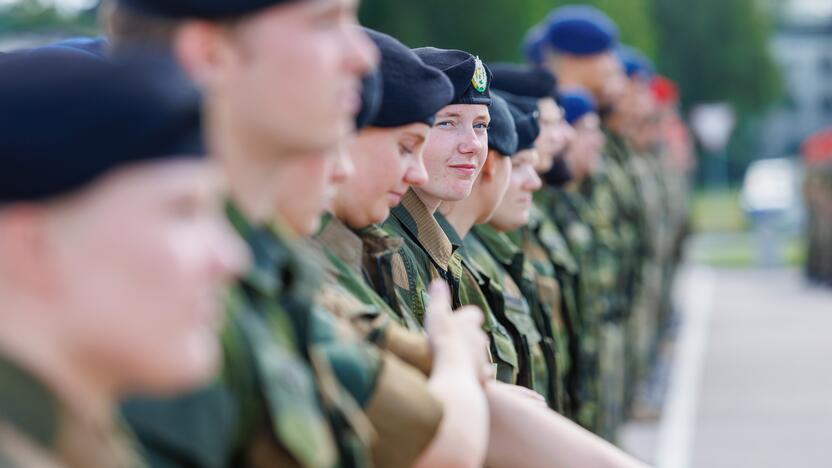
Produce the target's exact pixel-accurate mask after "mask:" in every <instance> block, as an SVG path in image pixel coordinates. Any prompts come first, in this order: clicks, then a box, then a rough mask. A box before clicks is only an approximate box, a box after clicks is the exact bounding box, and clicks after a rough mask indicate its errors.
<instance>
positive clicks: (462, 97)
mask: <svg viewBox="0 0 832 468" xmlns="http://www.w3.org/2000/svg"><path fill="white" fill-rule="evenodd" d="M414 52H416V55H418V56H419V57H420V58H421V59H422V61H424V62H425V63H426V64H428V65H430V66H432V67H436V68H438V69H439V70H441V71H442V72H443V73H445V75H447V77H448V78H449V79H450V80H451V84H453V86H454V98H453V101H451V102H450V103H449V104H482V105H485V106H490V105H491V93H490V88H491V78H492V76H491V70H489V69H488V67H487V66H485V64H484V63H482V60H480V58H479V57H474V56H473V55H471V54H469V53H468V52H463V51H461V50H451V49H437V48H435V47H422V48H419V49H414Z"/></svg>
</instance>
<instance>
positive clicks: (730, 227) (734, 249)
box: [688, 190, 806, 268]
mask: <svg viewBox="0 0 832 468" xmlns="http://www.w3.org/2000/svg"><path fill="white" fill-rule="evenodd" d="M691 217H692V224H693V229H694V233H695V234H703V236H699V238H698V240H697V241H695V242H693V243H692V244H691V246H690V249H689V252H688V254H689V257H690V259H691V260H692V261H694V262H696V263H702V264H706V265H710V266H714V267H719V268H748V267H753V266H756V265H758V264H759V252H758V248H759V247H758V245H757V239H756V237H755V234H754V232H752V231H751V230H750V226H749V223H748V220H747V219H746V217H745V214H744V213H743V210H742V206H741V205H740V201H739V193H738V191H737V190H718V191H699V192H697V193H696V194H695V195H694V199H693V206H692V213H691ZM805 257H806V253H805V241H804V239H803V238H802V237H801V236H789V237H787V238H786V239H784V240H783V241H782V245H781V249H780V253H779V258H780V260H781V262H782V263H783V264H785V265H789V266H799V265H802V264H803V262H804V261H805Z"/></svg>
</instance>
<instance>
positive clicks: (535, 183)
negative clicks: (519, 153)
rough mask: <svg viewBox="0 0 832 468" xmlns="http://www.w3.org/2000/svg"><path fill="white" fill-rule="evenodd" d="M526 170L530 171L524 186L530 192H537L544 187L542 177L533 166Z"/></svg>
mask: <svg viewBox="0 0 832 468" xmlns="http://www.w3.org/2000/svg"><path fill="white" fill-rule="evenodd" d="M526 172H527V173H528V177H527V178H526V183H525V184H524V187H523V188H525V189H526V190H528V191H529V192H537V191H538V190H540V189H541V188H542V187H543V181H542V180H541V179H540V176H539V175H538V174H537V171H535V170H534V169H533V168H532V167H529V168H528V169H526Z"/></svg>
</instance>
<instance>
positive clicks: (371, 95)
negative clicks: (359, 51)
mask: <svg viewBox="0 0 832 468" xmlns="http://www.w3.org/2000/svg"><path fill="white" fill-rule="evenodd" d="M381 80H382V78H381V70H380V69H378V68H376V69H374V70H373V71H371V72H370V73H367V74H366V75H364V78H363V79H362V80H361V110H360V111H359V112H358V115H356V116H355V128H356V130H360V129H362V128H364V127H366V126H367V125H370V122H372V121H373V120H374V119H375V118H376V116H377V115H378V111H379V109H380V108H381V99H382V93H383V92H384V89H383V86H382V81H381Z"/></svg>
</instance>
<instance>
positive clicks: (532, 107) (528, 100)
mask: <svg viewBox="0 0 832 468" xmlns="http://www.w3.org/2000/svg"><path fill="white" fill-rule="evenodd" d="M500 95H501V96H503V98H505V100H506V101H508V102H509V104H511V105H512V106H514V107H516V108H518V109H520V111H522V112H523V113H526V114H534V113H539V112H540V109H539V107H538V104H537V101H538V99H537V98H533V97H528V96H518V95H516V94H511V93H509V92H506V91H501V92H500Z"/></svg>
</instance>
